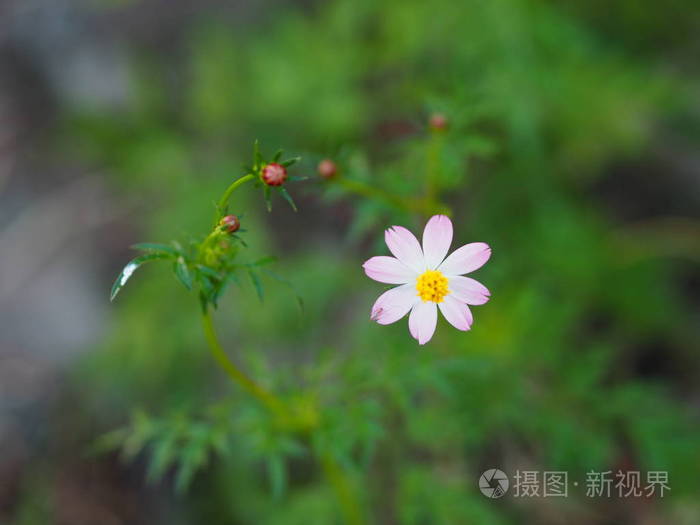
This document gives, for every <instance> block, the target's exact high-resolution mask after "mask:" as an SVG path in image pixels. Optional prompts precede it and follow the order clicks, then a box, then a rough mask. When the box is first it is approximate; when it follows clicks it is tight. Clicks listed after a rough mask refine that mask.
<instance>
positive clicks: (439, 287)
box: [416, 270, 450, 303]
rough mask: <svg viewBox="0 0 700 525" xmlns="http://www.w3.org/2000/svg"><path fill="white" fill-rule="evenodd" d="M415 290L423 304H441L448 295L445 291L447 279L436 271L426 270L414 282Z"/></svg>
mask: <svg viewBox="0 0 700 525" xmlns="http://www.w3.org/2000/svg"><path fill="white" fill-rule="evenodd" d="M416 290H417V291H418V295H419V296H420V298H421V299H423V301H424V302H428V301H432V302H434V303H441V302H442V300H443V299H444V298H445V296H446V295H447V294H448V293H450V291H449V290H448V289H447V277H445V276H444V275H442V272H439V271H438V270H428V271H426V272H425V273H424V274H423V275H421V276H420V277H418V279H417V280H416Z"/></svg>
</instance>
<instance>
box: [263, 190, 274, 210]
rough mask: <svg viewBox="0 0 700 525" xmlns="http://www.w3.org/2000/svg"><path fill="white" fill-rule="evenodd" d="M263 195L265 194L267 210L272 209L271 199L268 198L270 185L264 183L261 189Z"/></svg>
mask: <svg viewBox="0 0 700 525" xmlns="http://www.w3.org/2000/svg"><path fill="white" fill-rule="evenodd" d="M263 195H264V196H265V204H267V211H268V212H270V211H272V200H271V199H270V186H267V185H265V189H264V190H263Z"/></svg>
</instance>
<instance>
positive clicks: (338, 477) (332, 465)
mask: <svg viewBox="0 0 700 525" xmlns="http://www.w3.org/2000/svg"><path fill="white" fill-rule="evenodd" d="M320 459H321V463H322V465H323V470H324V472H325V473H326V477H327V478H328V481H330V483H331V486H332V487H333V490H335V493H336V496H337V497H338V502H339V503H340V510H341V511H342V513H343V517H344V519H345V522H346V523H347V524H348V525H362V524H363V523H364V519H363V518H362V513H361V511H360V507H359V506H358V505H357V503H356V500H355V493H354V490H353V488H352V485H351V484H350V481H349V480H348V479H347V477H346V476H345V473H344V472H343V469H341V468H340V465H338V463H337V461H336V460H335V458H333V456H331V455H330V454H323V455H321V458H320Z"/></svg>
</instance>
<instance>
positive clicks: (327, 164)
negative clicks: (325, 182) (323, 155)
mask: <svg viewBox="0 0 700 525" xmlns="http://www.w3.org/2000/svg"><path fill="white" fill-rule="evenodd" d="M317 169H318V174H319V175H320V176H321V177H322V178H324V179H332V178H333V177H335V175H336V173H338V167H337V166H336V165H335V162H333V161H332V160H330V159H323V160H322V161H321V162H319V163H318V168H317Z"/></svg>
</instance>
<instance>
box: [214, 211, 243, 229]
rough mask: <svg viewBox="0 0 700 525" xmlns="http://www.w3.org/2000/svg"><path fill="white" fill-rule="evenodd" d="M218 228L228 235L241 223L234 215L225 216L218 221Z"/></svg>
mask: <svg viewBox="0 0 700 525" xmlns="http://www.w3.org/2000/svg"><path fill="white" fill-rule="evenodd" d="M219 226H221V227H222V228H223V229H224V231H226V232H228V233H235V232H237V231H238V229H239V228H240V227H241V221H239V220H238V217H236V216H235V215H227V216H226V217H223V218H222V219H221V220H220V221H219Z"/></svg>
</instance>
